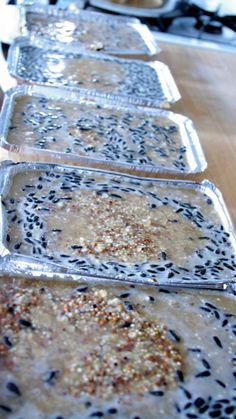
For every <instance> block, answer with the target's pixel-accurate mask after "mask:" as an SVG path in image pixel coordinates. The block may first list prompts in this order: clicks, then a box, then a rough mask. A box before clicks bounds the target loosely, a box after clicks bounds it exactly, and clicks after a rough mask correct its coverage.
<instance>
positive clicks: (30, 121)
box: [7, 96, 194, 172]
mask: <svg viewBox="0 0 236 419" xmlns="http://www.w3.org/2000/svg"><path fill="white" fill-rule="evenodd" d="M7 141H8V142H9V143H10V144H14V145H17V146H18V147H19V148H22V147H23V148H27V147H31V148H34V149H39V150H49V151H53V152H59V153H66V154H76V155H78V156H82V157H88V158H90V159H99V160H100V161H101V162H102V161H107V162H110V163H112V162H116V163H117V162H120V163H121V164H123V163H124V164H128V165H140V166H144V165H148V166H150V167H153V166H157V167H160V168H161V169H170V170H175V171H181V172H182V171H190V170H191V169H192V168H193V164H194V163H193V162H192V160H190V158H189V156H190V155H192V154H191V150H190V145H189V144H185V142H184V141H183V138H182V135H181V132H180V127H179V125H178V124H177V123H175V122H173V121H172V120H171V119H169V118H167V117H165V116H163V115H160V116H158V115H157V116H153V115H151V114H148V113H145V112H144V113H142V112H135V111H129V110H128V109H126V108H124V109H122V108H121V109H116V108H115V107H109V106H106V105H104V106H101V105H96V104H92V103H87V104H86V103H73V102H68V101H63V100H53V99H47V98H46V97H43V96H41V97H40V96H39V97H37V96H33V97H32V96H21V97H17V98H16V99H15V103H14V108H13V113H12V118H11V123H10V126H9V129H8V134H7Z"/></svg>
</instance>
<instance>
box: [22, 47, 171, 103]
mask: <svg viewBox="0 0 236 419" xmlns="http://www.w3.org/2000/svg"><path fill="white" fill-rule="evenodd" d="M32 62H33V63H34V65H33V66H32V65H31V63H32ZM164 72H165V69H163V68H161V69H160V70H159V71H158V70H156V69H155V68H154V67H153V66H152V65H151V64H150V63H146V62H144V61H141V60H121V59H118V58H113V57H107V56H103V55H102V54H100V55H98V54H95V55H92V54H91V53H90V55H89V54H88V53H78V52H66V51H65V52H64V51H61V50H58V49H43V48H38V47H36V46H30V45H27V46H22V47H20V51H19V55H18V60H17V65H16V73H15V74H16V76H19V77H20V78H21V79H24V80H26V81H30V82H35V83H38V84H42V85H44V84H46V85H53V86H66V87H73V88H82V89H87V90H91V91H97V92H100V94H101V93H102V92H103V94H104V95H107V94H115V95H119V97H121V96H122V98H125V100H127V99H130V100H135V101H137V100H138V101H140V103H141V102H142V103H143V102H145V103H147V102H148V103H149V101H150V102H153V103H155V104H157V103H159V104H160V103H162V104H163V103H165V102H166V101H168V100H171V99H170V95H168V98H167V96H166V91H167V90H168V91H170V89H171V87H170V86H169V80H167V79H165V81H163V79H164ZM168 74H169V73H168ZM167 78H169V75H168V76H167ZM171 83H172V82H171ZM108 97H110V96H108Z"/></svg>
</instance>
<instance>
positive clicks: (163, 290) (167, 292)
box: [159, 288, 170, 294]
mask: <svg viewBox="0 0 236 419" xmlns="http://www.w3.org/2000/svg"><path fill="white" fill-rule="evenodd" d="M159 292H163V293H164V294H170V291H169V290H167V289H165V288H159Z"/></svg>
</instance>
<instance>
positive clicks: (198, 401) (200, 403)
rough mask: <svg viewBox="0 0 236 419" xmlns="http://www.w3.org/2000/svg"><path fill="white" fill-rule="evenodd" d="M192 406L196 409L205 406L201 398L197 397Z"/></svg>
mask: <svg viewBox="0 0 236 419" xmlns="http://www.w3.org/2000/svg"><path fill="white" fill-rule="evenodd" d="M194 404H195V406H196V407H201V406H203V405H204V404H205V400H204V399H202V398H201V397H197V398H196V400H195V401H194Z"/></svg>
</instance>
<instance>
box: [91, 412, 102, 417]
mask: <svg viewBox="0 0 236 419" xmlns="http://www.w3.org/2000/svg"><path fill="white" fill-rule="evenodd" d="M103 416H104V414H103V412H93V413H91V415H90V416H89V417H90V418H102V417H103Z"/></svg>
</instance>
